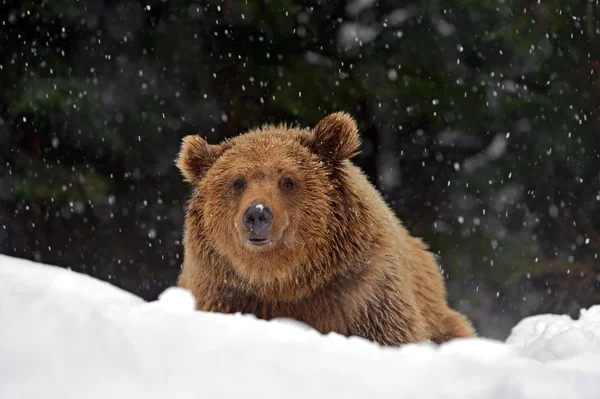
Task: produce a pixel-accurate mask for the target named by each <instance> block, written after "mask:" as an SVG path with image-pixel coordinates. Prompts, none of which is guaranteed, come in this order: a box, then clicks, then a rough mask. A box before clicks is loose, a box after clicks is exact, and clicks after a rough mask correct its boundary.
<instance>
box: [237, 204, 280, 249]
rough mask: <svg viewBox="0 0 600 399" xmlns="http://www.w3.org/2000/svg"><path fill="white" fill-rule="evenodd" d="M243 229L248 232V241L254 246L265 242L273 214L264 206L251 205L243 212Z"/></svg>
mask: <svg viewBox="0 0 600 399" xmlns="http://www.w3.org/2000/svg"><path fill="white" fill-rule="evenodd" d="M243 220H244V227H245V228H246V230H248V231H249V232H250V241H251V242H252V243H253V244H255V245H260V244H261V243H263V242H264V243H266V242H267V233H268V231H269V228H270V227H271V225H272V224H273V213H271V210H270V209H269V208H268V207H266V206H265V205H263V204H261V203H258V204H253V205H250V206H249V207H248V209H246V211H245V212H244V218H243Z"/></svg>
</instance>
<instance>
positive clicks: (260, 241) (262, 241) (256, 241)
mask: <svg viewBox="0 0 600 399" xmlns="http://www.w3.org/2000/svg"><path fill="white" fill-rule="evenodd" d="M248 242H249V243H250V244H252V245H256V246H257V247H262V246H264V245H267V244H268V243H270V242H271V240H269V239H268V238H265V237H252V238H249V239H248Z"/></svg>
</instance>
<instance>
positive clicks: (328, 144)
mask: <svg viewBox="0 0 600 399" xmlns="http://www.w3.org/2000/svg"><path fill="white" fill-rule="evenodd" d="M309 147H310V148H311V150H312V151H313V152H315V153H316V154H317V155H319V156H320V157H321V158H322V159H323V160H325V161H327V162H332V163H338V162H341V161H343V160H345V159H349V158H352V157H354V156H356V155H357V154H358V148H359V147H360V137H359V136H358V127H357V126H356V122H355V121H354V119H352V117H351V116H350V115H348V114H347V113H345V112H336V113H333V114H331V115H328V116H326V117H325V118H323V119H321V121H320V122H319V123H317V125H316V126H315V128H314V129H313V137H312V139H311V142H310V143H309Z"/></svg>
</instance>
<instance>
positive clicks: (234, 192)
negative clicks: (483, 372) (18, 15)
mask: <svg viewBox="0 0 600 399" xmlns="http://www.w3.org/2000/svg"><path fill="white" fill-rule="evenodd" d="M359 146H360V138H359V136H358V130H357V126H356V123H355V122H354V120H353V119H352V118H351V117H350V116H349V115H347V114H345V113H334V114H331V115H329V116H327V117H326V118H324V119H323V120H321V121H320V122H319V123H318V124H317V125H316V126H315V128H314V129H313V130H312V131H311V130H307V129H299V128H289V127H286V126H284V125H280V126H264V127H262V128H259V129H256V130H252V131H250V132H248V133H246V134H242V135H240V136H237V137H235V138H233V139H229V140H226V141H224V142H222V143H221V144H219V145H210V144H208V143H207V142H206V141H205V140H203V139H202V138H200V136H187V137H185V138H184V140H183V144H182V147H181V152H180V154H179V157H178V160H177V165H178V167H179V169H180V170H181V172H182V174H183V176H184V177H185V180H186V181H187V182H189V183H190V184H191V185H192V186H193V188H194V193H193V195H192V197H191V199H190V201H189V204H188V210H187V214H186V220H185V233H184V249H185V254H184V263H183V269H182V272H181V275H180V277H179V280H178V285H179V286H180V287H183V288H187V289H189V290H190V291H192V293H193V294H194V297H195V298H196V301H197V309H198V310H203V311H211V312H222V313H236V312H241V313H252V314H255V315H256V316H257V317H259V318H263V319H267V320H268V319H272V318H279V317H282V318H291V319H296V320H299V321H302V322H305V323H307V324H309V325H310V326H312V327H313V328H315V329H317V330H318V331H320V332H322V333H327V332H331V331H335V332H337V333H340V334H343V335H346V336H351V335H356V336H360V337H363V338H366V339H369V340H372V341H375V342H378V343H380V344H382V345H394V346H396V345H401V344H405V343H412V342H419V341H425V340H431V341H433V342H436V343H441V342H444V341H447V340H449V339H452V338H459V337H471V336H473V335H474V330H473V328H472V327H471V324H470V323H469V322H468V321H467V319H466V318H465V317H464V316H463V315H461V314H459V313H458V312H456V311H454V310H452V309H450V308H449V307H448V305H447V302H446V298H445V297H446V293H445V287H444V282H443V279H442V276H441V274H440V272H439V269H438V266H437V264H436V262H435V260H434V257H433V255H432V254H431V253H430V252H428V250H427V248H426V246H425V245H424V244H423V242H422V241H421V240H419V239H417V238H414V237H411V236H410V235H409V233H408V232H407V231H406V229H405V228H404V227H403V226H402V224H401V222H400V221H399V220H398V218H397V217H396V216H395V215H394V213H393V212H392V211H391V210H390V208H388V206H387V205H386V203H385V202H384V200H383V198H382V196H381V195H380V194H379V192H378V191H377V190H376V189H375V187H374V186H373V185H372V184H371V183H370V182H369V181H368V180H367V178H366V177H365V175H364V174H363V173H362V172H361V170H360V169H359V168H357V167H356V166H354V165H353V164H352V163H351V162H350V160H349V159H350V158H352V157H353V156H354V155H356V154H357V151H358V148H359ZM290 182H291V183H290ZM256 204H259V206H260V207H261V208H260V209H261V210H262V209H264V207H268V208H269V209H270V212H271V214H272V219H269V220H272V224H271V225H270V227H269V230H268V233H265V234H266V235H265V237H266V238H255V240H259V241H260V240H262V241H260V242H261V243H262V242H266V244H264V245H260V246H258V245H254V244H253V242H256V241H251V238H252V236H253V234H255V233H256V231H254V228H253V227H252V225H251V224H250V225H247V224H246V219H245V218H246V215H247V212H246V210H247V209H249V207H250V206H254V207H256ZM253 221H254V219H252V222H253ZM245 226H250V228H248V227H245ZM249 237H250V238H249Z"/></svg>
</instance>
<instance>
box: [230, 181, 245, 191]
mask: <svg viewBox="0 0 600 399" xmlns="http://www.w3.org/2000/svg"><path fill="white" fill-rule="evenodd" d="M245 187H246V182H245V181H244V179H235V180H234V182H233V189H234V190H235V191H242V190H243V189H244V188H245Z"/></svg>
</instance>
